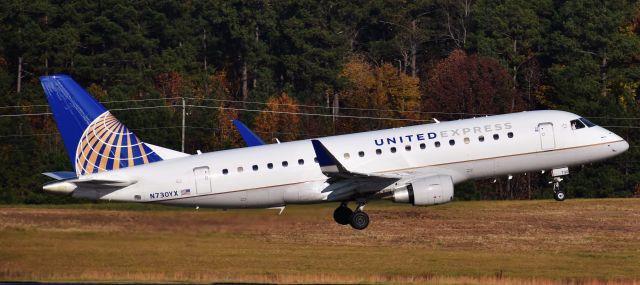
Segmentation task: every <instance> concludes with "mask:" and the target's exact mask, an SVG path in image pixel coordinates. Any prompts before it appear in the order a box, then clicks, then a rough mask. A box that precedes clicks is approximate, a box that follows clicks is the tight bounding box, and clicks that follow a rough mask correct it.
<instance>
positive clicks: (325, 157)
mask: <svg viewBox="0 0 640 285" xmlns="http://www.w3.org/2000/svg"><path fill="white" fill-rule="evenodd" d="M311 143H312V144H313V150H314V151H315V152H316V157H317V158H318V164H320V169H321V170H322V173H323V174H324V175H326V176H328V177H331V178H334V179H354V178H374V179H382V180H390V181H397V180H400V179H402V176H400V175H395V174H377V173H376V174H372V173H360V172H353V171H349V170H347V169H346V168H345V167H344V166H343V165H342V163H340V161H338V159H336V157H335V156H334V155H333V154H332V153H331V152H330V151H329V150H328V149H327V147H325V146H324V145H323V144H322V142H320V141H319V140H311Z"/></svg>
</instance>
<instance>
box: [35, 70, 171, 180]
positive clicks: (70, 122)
mask: <svg viewBox="0 0 640 285" xmlns="http://www.w3.org/2000/svg"><path fill="white" fill-rule="evenodd" d="M40 82H41V84H42V88H44V92H45V94H46V95H47V100H48V101H49V105H50V106H51V110H52V111H53V116H54V118H55V120H56V124H57V125H58V130H59V131H60V134H61V135H62V140H63V141H64V145H65V147H66V148H67V154H68V155H69V158H70V159H71V162H72V163H73V166H74V168H75V171H76V174H77V175H78V176H80V175H85V174H91V173H97V172H103V171H107V170H113V169H119V168H125V167H131V166H135V165H140V164H147V163H151V162H156V161H160V160H162V158H161V157H160V156H159V155H158V154H156V153H155V152H153V151H152V150H151V149H150V148H149V147H148V146H147V145H146V144H145V143H143V142H142V141H141V140H140V139H138V137H136V135H135V134H133V133H132V132H130V131H129V129H128V128H127V127H126V126H124V125H123V124H122V123H120V122H119V121H118V120H117V119H116V118H115V117H114V116H113V115H111V113H109V111H107V109H105V108H104V107H103V106H102V105H101V104H100V103H98V102H97V101H96V100H95V99H94V98H93V97H92V96H91V95H90V94H89V93H87V91H85V90H84V89H82V87H80V85H78V83H76V82H75V81H74V80H73V79H72V78H71V77H69V76H67V75H52V76H42V77H40Z"/></svg>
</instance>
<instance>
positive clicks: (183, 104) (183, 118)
mask: <svg viewBox="0 0 640 285" xmlns="http://www.w3.org/2000/svg"><path fill="white" fill-rule="evenodd" d="M186 114H187V112H186V104H185V103H184V97H182V148H181V150H182V152H184V127H185V126H184V121H185V116H186Z"/></svg>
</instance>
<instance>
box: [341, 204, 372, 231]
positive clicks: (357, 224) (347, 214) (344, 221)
mask: <svg viewBox="0 0 640 285" xmlns="http://www.w3.org/2000/svg"><path fill="white" fill-rule="evenodd" d="M364 206H365V202H364V201H361V202H358V206H357V207H356V210H355V211H352V210H351V209H349V207H348V206H347V203H346V202H342V204H340V206H338V208H336V210H335V211H333V219H334V220H335V221H336V223H338V224H340V225H351V227H352V228H354V229H356V230H364V229H366V228H367V226H368V225H369V215H367V213H365V212H364V211H363V209H364Z"/></svg>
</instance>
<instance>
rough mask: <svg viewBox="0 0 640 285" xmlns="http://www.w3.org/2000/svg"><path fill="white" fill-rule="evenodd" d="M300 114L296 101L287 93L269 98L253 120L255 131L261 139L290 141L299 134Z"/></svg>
mask: <svg viewBox="0 0 640 285" xmlns="http://www.w3.org/2000/svg"><path fill="white" fill-rule="evenodd" d="M299 112H300V110H299V108H298V106H297V103H296V101H295V100H294V99H293V98H291V97H290V96H289V95H287V93H282V94H281V95H280V96H277V97H271V98H269V99H268V100H267V103H266V107H265V108H264V109H263V110H262V112H261V113H260V114H259V115H258V116H256V118H255V120H254V124H253V125H254V126H255V131H256V132H257V133H258V135H260V136H262V138H263V139H269V141H268V142H269V143H271V141H272V140H274V139H276V138H277V139H278V140H280V141H292V140H295V139H297V138H298V134H299V133H300V116H299V115H298V113H299Z"/></svg>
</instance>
